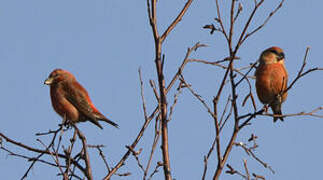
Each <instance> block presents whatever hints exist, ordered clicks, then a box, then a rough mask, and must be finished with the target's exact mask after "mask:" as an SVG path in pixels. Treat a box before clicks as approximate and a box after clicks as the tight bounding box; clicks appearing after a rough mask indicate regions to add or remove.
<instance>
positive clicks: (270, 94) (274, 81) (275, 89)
mask: <svg viewBox="0 0 323 180" xmlns="http://www.w3.org/2000/svg"><path fill="white" fill-rule="evenodd" d="M284 61H285V55H284V52H283V50H282V49H281V48H279V47H271V48H268V49H266V50H265V51H263V52H262V53H261V55H260V58H259V63H260V64H259V66H258V67H257V69H256V73H255V76H256V90H257V95H258V98H259V100H260V101H261V102H262V103H263V104H265V105H269V106H270V107H271V109H272V111H273V114H274V115H282V111H281V105H282V103H283V102H284V101H285V100H286V98H287V92H286V88H287V81H288V74H287V70H286V67H285V64H284ZM278 118H279V119H280V120H281V121H283V120H284V119H283V117H274V122H276V121H277V119H278Z"/></svg>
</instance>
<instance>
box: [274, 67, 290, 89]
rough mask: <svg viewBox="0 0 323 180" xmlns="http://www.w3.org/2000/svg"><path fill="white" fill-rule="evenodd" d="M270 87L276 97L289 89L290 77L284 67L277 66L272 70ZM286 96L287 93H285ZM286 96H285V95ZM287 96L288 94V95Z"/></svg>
mask: <svg viewBox="0 0 323 180" xmlns="http://www.w3.org/2000/svg"><path fill="white" fill-rule="evenodd" d="M270 77H271V78H270V86H271V89H272V92H273V93H274V94H275V95H279V94H280V95H281V94H282V93H283V91H284V90H285V89H286V87H287V81H288V76H287V73H286V71H285V70H284V68H283V66H281V65H279V66H278V65H277V66H276V67H273V68H272V71H271V75H270ZM285 94H286V93H285ZM285 94H284V95H285ZM286 95H287V94H286Z"/></svg>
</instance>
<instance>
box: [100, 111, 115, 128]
mask: <svg viewBox="0 0 323 180" xmlns="http://www.w3.org/2000/svg"><path fill="white" fill-rule="evenodd" d="M96 118H97V119H98V120H101V121H104V122H106V123H109V124H111V125H112V126H114V127H116V128H119V125H118V124H117V123H115V122H113V121H111V120H110V119H108V118H106V117H105V116H103V115H102V114H96Z"/></svg>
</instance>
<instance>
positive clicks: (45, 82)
mask: <svg viewBox="0 0 323 180" xmlns="http://www.w3.org/2000/svg"><path fill="white" fill-rule="evenodd" d="M53 80H54V79H53V78H51V77H49V78H47V79H46V80H45V81H44V84H46V85H51V84H52V83H53Z"/></svg>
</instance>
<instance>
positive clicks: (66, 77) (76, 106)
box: [45, 69, 118, 129]
mask: <svg viewBox="0 0 323 180" xmlns="http://www.w3.org/2000/svg"><path fill="white" fill-rule="evenodd" d="M45 84H47V85H49V86H50V96H51V101H52V105H53V108H54V110H55V111H56V112H57V113H58V114H59V115H60V116H61V117H62V118H63V119H65V120H66V121H67V122H68V123H77V122H84V121H88V120H89V121H90V122H92V123H93V124H95V125H97V126H98V127H100V128H101V129H102V126H101V125H100V124H99V122H98V121H99V120H101V121H105V122H107V123H109V124H111V125H113V126H115V127H118V125H117V124H116V123H114V122H113V121H111V120H109V119H108V118H106V117H105V116H104V115H102V114H101V113H100V112H99V111H98V109H97V108H96V107H95V106H94V104H93V103H92V101H91V99H90V97H89V95H88V93H87V91H86V90H85V88H84V87H83V86H82V85H81V84H80V83H78V82H77V80H76V79H75V77H74V76H73V74H71V73H70V72H68V71H66V70H62V69H55V70H54V71H53V72H52V73H51V74H50V75H49V77H48V78H47V79H46V80H45Z"/></svg>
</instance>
